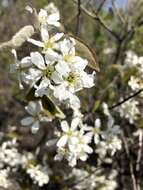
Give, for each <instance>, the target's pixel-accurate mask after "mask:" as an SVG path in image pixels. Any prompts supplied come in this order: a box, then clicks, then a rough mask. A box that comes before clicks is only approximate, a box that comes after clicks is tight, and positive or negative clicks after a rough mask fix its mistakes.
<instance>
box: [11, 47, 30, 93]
mask: <svg viewBox="0 0 143 190" xmlns="http://www.w3.org/2000/svg"><path fill="white" fill-rule="evenodd" d="M12 53H13V55H14V58H15V63H14V64H11V65H10V72H11V73H15V74H16V75H17V78H18V81H19V87H20V88H21V89H23V85H22V81H23V79H24V71H25V69H27V68H29V67H31V66H32V62H31V58H30V57H28V56H27V57H24V58H23V59H22V60H21V61H19V60H18V58H17V53H16V50H15V49H13V50H12Z"/></svg>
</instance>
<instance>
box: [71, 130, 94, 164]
mask: <svg viewBox="0 0 143 190" xmlns="http://www.w3.org/2000/svg"><path fill="white" fill-rule="evenodd" d="M77 139H78V141H77V142H75V141H74V142H73V144H70V145H69V150H70V152H72V153H73V155H74V157H75V158H76V159H80V160H82V161H86V159H87V157H88V154H91V153H92V152H93V150H92V148H91V147H90V146H89V143H90V142H91V137H89V136H88V135H86V134H85V135H84V134H83V133H82V132H79V134H78V138H77ZM74 157H73V158H74Z"/></svg>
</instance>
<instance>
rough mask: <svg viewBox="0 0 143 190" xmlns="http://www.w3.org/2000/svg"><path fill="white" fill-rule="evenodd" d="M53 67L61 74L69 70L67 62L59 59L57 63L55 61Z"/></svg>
mask: <svg viewBox="0 0 143 190" xmlns="http://www.w3.org/2000/svg"><path fill="white" fill-rule="evenodd" d="M55 69H56V71H57V72H59V73H60V74H61V75H66V74H67V73H69V72H70V68H69V66H68V64H67V63H66V62H64V61H60V62H59V63H57V65H56V66H55Z"/></svg>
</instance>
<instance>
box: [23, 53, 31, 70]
mask: <svg viewBox="0 0 143 190" xmlns="http://www.w3.org/2000/svg"><path fill="white" fill-rule="evenodd" d="M20 65H21V67H22V68H25V67H29V66H31V65H32V62H31V57H29V56H27V57H24V58H23V59H22V60H21V64H20Z"/></svg>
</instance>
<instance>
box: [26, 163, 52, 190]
mask: <svg viewBox="0 0 143 190" xmlns="http://www.w3.org/2000/svg"><path fill="white" fill-rule="evenodd" d="M27 173H28V174H29V175H30V177H31V178H32V180H33V182H34V183H35V184H38V185H39V186H40V187H42V186H43V185H45V184H47V183H48V182H49V175H48V171H47V168H45V167H42V166H41V165H36V166H34V165H30V166H29V168H28V169H27Z"/></svg>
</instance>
